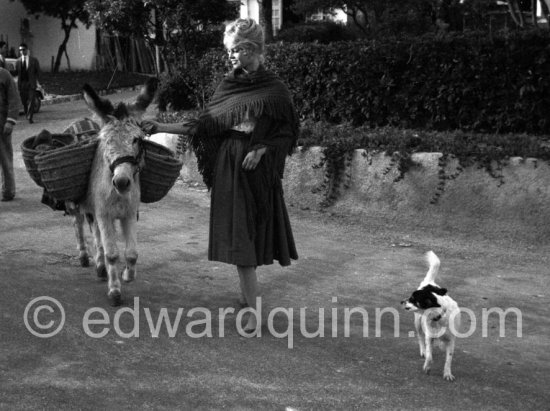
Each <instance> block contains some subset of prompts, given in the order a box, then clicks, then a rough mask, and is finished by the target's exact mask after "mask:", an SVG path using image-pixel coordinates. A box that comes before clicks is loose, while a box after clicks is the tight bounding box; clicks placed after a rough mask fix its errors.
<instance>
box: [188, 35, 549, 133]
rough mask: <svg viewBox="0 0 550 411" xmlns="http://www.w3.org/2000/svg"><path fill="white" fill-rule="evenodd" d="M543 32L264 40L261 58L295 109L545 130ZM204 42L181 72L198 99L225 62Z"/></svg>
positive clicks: (337, 119)
mask: <svg viewBox="0 0 550 411" xmlns="http://www.w3.org/2000/svg"><path fill="white" fill-rule="evenodd" d="M549 43H550V34H549V33H546V32H527V33H516V34H513V35H504V36H500V37H495V38H493V39H491V38H487V37H486V35H477V34H475V33H473V34H460V35H453V36H451V35H449V36H445V37H436V36H433V35H429V36H428V35H426V36H423V37H416V38H387V39H384V40H376V41H366V40H361V41H351V42H333V43H329V44H320V43H307V44H305V43H289V44H270V45H268V46H267V58H266V61H267V62H266V65H267V66H268V68H271V69H272V70H274V71H275V72H277V73H278V74H279V75H280V76H281V78H282V79H283V80H284V81H285V82H286V83H287V84H288V86H289V88H290V90H291V92H292V94H293V97H294V102H295V104H296V107H297V109H298V111H299V113H300V116H301V117H302V118H304V119H312V120H318V121H327V122H330V123H343V122H349V123H351V124H354V125H366V126H368V127H380V126H395V127H400V128H407V129H433V130H455V129H461V130H464V131H468V132H479V133H512V132H514V133H517V132H519V133H522V132H527V133H530V134H548V133H550V117H549V116H548V115H547V107H550V77H549V76H548V73H549V72H550V46H549ZM226 60H227V59H226V57H225V56H224V53H223V51H222V50H212V51H210V52H209V53H207V54H206V55H205V56H204V57H203V58H201V59H200V60H198V61H196V62H194V64H193V68H191V69H189V70H187V71H186V74H185V76H184V79H185V82H186V84H188V87H189V89H190V90H191V91H192V93H193V94H194V97H195V100H196V101H197V102H199V104H200V105H202V104H203V103H204V102H205V101H207V99H208V97H209V96H210V95H211V93H212V91H213V90H214V87H215V84H217V82H218V81H219V79H221V77H222V76H223V74H224V73H225V72H226V71H227V70H228V67H227V65H226Z"/></svg>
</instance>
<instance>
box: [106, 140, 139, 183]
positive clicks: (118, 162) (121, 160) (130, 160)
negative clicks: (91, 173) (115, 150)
mask: <svg viewBox="0 0 550 411" xmlns="http://www.w3.org/2000/svg"><path fill="white" fill-rule="evenodd" d="M138 144H139V151H138V153H137V156H136V157H134V156H122V157H119V158H117V159H116V160H115V161H113V162H112V163H111V165H110V166H109V170H111V174H113V173H114V172H115V168H117V167H118V166H119V165H121V164H122V163H130V164H132V165H134V166H137V167H136V171H135V172H134V175H135V174H137V173H138V172H139V171H140V167H139V163H140V162H141V160H142V158H143V156H144V155H145V150H144V147H143V143H142V141H141V140H139V142H138Z"/></svg>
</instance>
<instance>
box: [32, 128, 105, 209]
mask: <svg viewBox="0 0 550 411" xmlns="http://www.w3.org/2000/svg"><path fill="white" fill-rule="evenodd" d="M98 144H99V140H97V139H90V140H84V141H81V142H78V143H75V144H71V145H68V146H66V147H62V148H58V149H56V150H52V151H49V152H44V153H42V154H39V155H37V156H36V157H35V161H36V164H37V166H38V172H39V173H40V178H41V180H42V183H43V185H44V188H45V189H46V191H47V192H48V194H49V195H50V196H52V197H53V198H55V199H56V200H58V201H78V200H80V199H81V198H83V197H84V196H85V195H86V192H87V190H88V182H89V180H90V173H91V171H92V163H93V161H94V157H95V152H96V150H97V146H98Z"/></svg>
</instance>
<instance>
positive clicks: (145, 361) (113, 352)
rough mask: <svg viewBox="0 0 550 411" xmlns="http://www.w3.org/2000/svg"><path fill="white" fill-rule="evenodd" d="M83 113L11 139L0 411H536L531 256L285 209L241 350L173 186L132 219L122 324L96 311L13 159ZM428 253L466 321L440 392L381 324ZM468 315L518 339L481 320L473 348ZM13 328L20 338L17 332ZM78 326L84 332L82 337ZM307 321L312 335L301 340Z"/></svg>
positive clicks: (101, 288)
mask: <svg viewBox="0 0 550 411" xmlns="http://www.w3.org/2000/svg"><path fill="white" fill-rule="evenodd" d="M134 94H135V93H132V92H130V93H124V94H121V95H117V96H115V98H116V99H126V98H128V97H130V96H132V95H134ZM87 114H88V113H87V110H86V108H85V106H84V103H83V102H82V101H76V102H71V103H66V104H58V105H52V106H44V107H43V110H42V111H41V112H40V113H39V114H38V115H36V116H35V119H36V123H35V124H33V125H28V124H27V123H25V122H24V121H23V122H21V124H19V125H18V126H17V131H16V132H15V135H14V140H15V141H14V143H15V146H16V147H17V153H16V174H17V197H16V200H15V201H13V202H10V203H0V278H1V279H2V283H3V284H2V287H0V409H10V410H11V409H52V410H53V409H56V410H57V409H66V410H75V409H191V408H193V409H195V408H199V409H221V408H224V409H235V410H247V409H249V410H256V409H273V410H284V409H285V408H286V407H289V408H288V409H298V410H304V409H315V410H318V409H396V408H397V409H455V410H464V409H472V410H474V409H476V410H477V409H494V410H497V409H499V410H500V409H509V410H517V409H545V408H547V407H548V400H549V396H548V389H547V383H548V379H549V377H550V361H549V354H548V353H549V352H550V342H549V339H548V330H549V329H550V320H549V318H550V310H549V308H548V307H549V306H550V304H549V302H550V301H549V300H550V298H549V297H550V287H549V285H548V267H549V261H548V260H549V258H548V255H549V254H548V251H549V250H548V245H546V244H528V243H517V242H514V243H512V242H510V241H508V240H507V239H506V238H483V237H476V238H473V237H471V236H468V234H467V233H454V232H431V231H430V230H426V229H423V230H420V229H416V228H415V222H411V224H410V226H395V225H393V224H392V222H391V221H380V220H375V219H370V220H369V219H366V218H365V219H363V220H361V221H356V220H353V219H351V218H349V217H345V216H337V215H331V214H330V213H328V212H327V213H319V212H315V211H306V210H298V209H296V208H294V207H290V217H291V220H292V223H293V227H294V230H295V236H296V240H297V243H298V246H299V253H300V260H299V261H297V262H296V263H295V264H293V265H292V266H291V267H289V268H286V269H282V268H280V267H278V266H276V265H274V266H270V267H266V268H261V269H260V270H259V273H260V283H261V288H262V291H263V294H262V297H263V299H264V318H265V319H266V320H267V319H269V318H268V317H269V314H271V315H272V318H271V320H272V321H271V323H272V326H273V327H272V328H271V330H269V329H268V328H265V329H264V334H263V336H262V337H261V338H258V339H256V338H253V339H247V338H243V337H241V336H239V334H238V332H237V331H236V328H235V322H236V316H235V314H230V313H229V314H227V315H226V318H225V320H224V321H223V322H222V325H221V326H220V325H219V324H220V311H219V310H220V308H222V309H224V308H233V309H236V308H237V295H238V294H237V289H238V286H237V276H236V273H235V272H234V269H233V268H232V267H229V266H226V265H223V264H218V263H215V262H208V261H207V259H206V249H207V227H208V225H207V224H208V194H207V193H206V192H205V191H204V190H201V189H192V188H189V187H186V186H185V185H183V183H181V182H178V183H177V185H176V186H175V187H174V189H173V190H172V191H171V192H170V193H169V195H168V196H167V197H166V198H165V199H163V200H162V201H160V202H158V203H154V204H149V205H142V207H141V214H140V215H141V218H140V221H139V234H138V238H139V253H140V256H139V260H138V279H137V281H136V282H135V283H132V284H130V285H123V295H124V301H125V302H124V306H123V307H122V308H118V309H116V308H112V307H109V306H108V304H107V298H106V285H105V283H101V282H98V281H97V280H96V278H95V274H94V271H93V268H91V267H90V268H82V267H80V266H79V263H78V259H77V252H76V248H75V241H74V238H73V229H72V227H71V220H70V219H69V218H68V217H64V216H63V215H62V213H60V212H54V211H51V210H50V209H49V208H47V207H45V206H43V205H41V204H40V195H41V191H40V188H39V187H38V186H36V185H35V184H34V183H33V182H32V180H31V179H30V177H29V176H28V175H27V173H26V170H25V169H24V165H23V162H22V159H21V153H20V150H19V145H20V143H21V142H22V141H23V139H24V138H26V137H27V136H30V135H33V134H36V133H37V132H39V131H40V130H42V129H43V128H45V129H48V130H50V131H51V132H60V131H61V130H63V129H64V128H65V127H66V126H67V125H68V124H70V123H71V122H72V120H73V119H75V118H78V117H82V116H84V115H87ZM424 226H426V224H424ZM429 249H434V250H435V251H436V253H437V254H438V255H439V256H440V257H441V260H442V267H441V273H440V274H441V275H440V278H439V282H440V283H441V285H443V286H446V287H448V288H449V290H450V293H451V295H452V296H453V297H454V298H455V299H456V300H457V301H458V302H459V304H460V305H461V306H463V307H466V308H469V309H470V310H472V313H473V314H474V316H475V317H467V318H466V320H465V321H464V329H463V331H464V332H467V331H468V330H471V331H472V335H471V336H470V337H469V338H464V339H459V341H458V343H457V352H456V355H455V361H454V364H453V372H454V374H455V376H456V381H455V382H454V383H448V382H445V381H444V380H443V378H442V377H441V372H440V371H441V370H442V365H443V364H442V361H443V353H442V352H439V351H436V352H435V366H434V371H433V373H432V374H431V375H429V376H426V375H424V374H423V373H422V371H421V366H422V360H421V359H420V358H419V357H418V352H417V351H418V350H417V347H416V341H415V338H411V336H410V334H409V333H410V331H411V330H412V329H413V326H412V322H413V318H412V315H411V314H410V313H403V312H401V311H400V308H399V301H400V300H401V299H403V298H404V297H406V296H408V294H409V293H410V292H411V291H412V290H413V289H414V288H416V286H417V285H418V283H419V282H420V281H421V280H422V278H423V277H424V274H425V271H426V268H425V265H424V262H423V260H422V254H423V253H424V252H425V251H427V250H429ZM40 296H48V297H51V298H54V299H55V300H57V301H58V302H59V303H60V304H61V306H62V307H63V310H64V312H65V321H64V326H63V328H62V329H61V330H60V332H59V333H58V334H57V335H55V336H53V337H51V338H39V337H37V336H35V335H33V334H31V333H30V331H29V329H28V328H27V326H26V325H25V322H24V312H25V309H26V307H27V306H28V304H29V303H30V302H31V301H32V300H33V299H35V298H37V297H40ZM45 303H47V302H44V304H45ZM34 307H35V308H36V305H35V306H34ZM200 307H202V309H199V308H200ZM486 307H498V308H502V309H506V308H509V307H517V308H519V309H520V310H521V313H522V332H523V334H522V337H517V335H516V331H517V324H516V317H514V316H513V315H508V316H507V317H506V321H505V323H504V324H503V325H501V324H499V321H498V317H496V316H494V317H490V318H489V320H488V321H487V322H486V323H487V329H486V333H487V336H485V337H484V336H483V335H482V334H483V328H482V318H481V313H482V310H483V308H486ZM346 308H348V309H352V308H357V309H363V310H364V311H365V312H367V314H368V315H369V317H368V323H367V325H368V326H367V327H366V329H367V330H368V332H369V335H368V336H367V337H365V336H364V335H363V331H364V327H363V325H364V324H363V322H362V320H361V317H360V316H359V314H354V315H353V316H352V317H351V320H350V321H346V319H345V315H344V312H345V309H346ZM383 308H387V309H388V310H390V311H393V312H395V313H397V317H396V318H397V320H396V322H395V323H394V320H393V316H392V315H391V313H389V314H388V313H386V314H384V315H383V316H382V318H381V319H378V320H377V319H376V313H377V309H383ZM193 309H195V311H190V310H193ZM300 309H302V310H303V316H302V317H303V320H302V319H301V316H300ZM321 309H322V310H321ZM277 310H278V312H277ZM290 310H292V311H293V313H292V314H290ZM323 310H324V311H323ZM163 312H166V313H167V314H168V316H169V318H170V320H171V322H172V323H174V321H175V319H176V317H177V315H178V312H179V313H180V314H181V318H180V323H179V326H178V327H175V329H173V330H170V329H168V327H167V326H166V324H163V325H162V326H161V327H160V329H159V330H158V331H159V335H158V337H155V334H156V332H155V328H156V325H157V323H156V321H157V319H158V318H159V316H161V315H163V314H162V313H163ZM323 313H324V319H323V318H322V317H321V321H319V316H320V315H321V314H323ZM274 314H276V315H274ZM333 314H335V315H333ZM57 315H59V311H58V309H57V311H56V310H54V311H53V312H50V311H48V310H47V309H42V311H41V312H39V313H38V314H37V316H36V320H37V321H38V322H39V323H40V324H43V325H46V324H48V323H49V322H50V321H51V322H52V324H53V327H56V326H57V325H58V324H59V317H56V316H57ZM208 315H211V318H208ZM26 318H27V323H28V324H29V325H31V324H32V323H33V321H34V318H33V316H32V315H31V314H28V315H27V317H26ZM86 318H88V319H92V320H96V324H95V325H94V324H92V325H89V327H88V328H86V324H84V323H85V322H86V321H85V320H86ZM210 319H211V321H209V320H210ZM474 321H475V323H474ZM346 322H347V323H348V324H349V327H348V330H347V331H349V334H348V336H347V337H346V336H345V332H346V329H345V324H346ZM319 323H321V324H322V325H323V326H324V337H321V336H316V337H311V336H310V338H308V337H307V334H306V333H314V332H315V331H316V330H317V329H318V328H319ZM268 325H270V324H269V322H268ZM208 327H211V328H210V329H211V335H212V336H211V337H210V336H208V335H207V334H208V332H207V331H208ZM33 330H34V331H36V330H37V329H36V327H35V328H33ZM38 331H40V332H46V331H49V330H46V329H43V330H40V329H38ZM173 331H174V332H175V335H174V333H173ZM377 331H378V333H377ZM501 331H505V332H506V335H505V336H504V337H501V336H499V332H501ZM394 332H395V333H396V335H394ZM102 333H104V334H105V335H104V336H101V334H102ZM333 333H334V335H335V337H333ZM222 335H223V336H222ZM290 335H292V336H293V338H292V340H291V339H290ZM289 346H291V347H292V348H289Z"/></svg>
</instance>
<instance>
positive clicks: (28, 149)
mask: <svg viewBox="0 0 550 411" xmlns="http://www.w3.org/2000/svg"><path fill="white" fill-rule="evenodd" d="M74 142H75V137H74V136H73V135H71V134H52V135H51V143H48V146H49V147H48V148H47V150H53V149H56V148H59V147H63V146H67V145H69V144H72V143H74ZM36 143H37V140H36V137H35V136H33V137H29V138H27V139H25V140H24V141H23V143H22V144H21V153H22V154H23V162H24V163H25V168H26V169H27V172H28V173H29V175H30V176H31V178H32V179H33V181H34V182H35V183H36V184H38V185H39V186H40V187H44V184H42V179H41V178H40V173H39V172H38V166H37V165H36V161H35V157H36V156H37V155H38V154H40V153H44V150H42V149H41V146H42V145H37V144H36ZM44 146H45V145H44Z"/></svg>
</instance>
